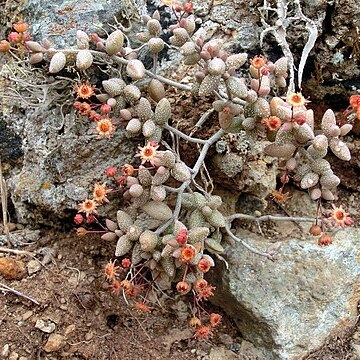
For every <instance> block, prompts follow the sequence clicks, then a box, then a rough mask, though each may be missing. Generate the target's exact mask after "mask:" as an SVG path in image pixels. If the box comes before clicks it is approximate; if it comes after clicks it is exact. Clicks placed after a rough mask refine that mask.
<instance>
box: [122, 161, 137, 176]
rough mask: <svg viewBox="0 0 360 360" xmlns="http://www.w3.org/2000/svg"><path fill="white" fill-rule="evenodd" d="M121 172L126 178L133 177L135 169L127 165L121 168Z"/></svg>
mask: <svg viewBox="0 0 360 360" xmlns="http://www.w3.org/2000/svg"><path fill="white" fill-rule="evenodd" d="M121 170H122V172H123V174H124V175H126V176H131V175H132V174H134V171H135V169H134V167H133V166H132V165H130V164H125V165H123V166H122V167H121Z"/></svg>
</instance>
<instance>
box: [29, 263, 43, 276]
mask: <svg viewBox="0 0 360 360" xmlns="http://www.w3.org/2000/svg"><path fill="white" fill-rule="evenodd" d="M26 267H27V271H28V274H29V275H32V274H35V273H37V272H38V271H40V270H41V263H40V261H38V260H30V261H29V262H28V263H27V265H26Z"/></svg>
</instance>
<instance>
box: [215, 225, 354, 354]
mask: <svg viewBox="0 0 360 360" xmlns="http://www.w3.org/2000/svg"><path fill="white" fill-rule="evenodd" d="M237 235H238V237H239V238H241V239H243V240H244V241H246V242H247V243H249V244H250V245H252V246H257V247H259V248H263V249H265V248H266V247H268V246H270V243H266V242H265V241H264V240H263V239H261V238H258V237H257V236H255V235H254V234H252V233H249V232H246V231H240V232H239V233H238V234H237ZM359 239H360V230H358V229H347V230H346V231H339V232H338V233H337V235H336V237H335V241H334V243H333V244H332V245H330V246H328V247H319V246H318V245H317V244H316V240H313V239H308V240H305V241H304V240H296V239H291V240H288V241H284V242H283V243H282V244H281V246H280V248H279V250H278V254H277V256H276V260H275V261H274V262H272V261H270V260H268V259H266V258H260V257H259V256H258V255H254V254H253V253H250V252H249V251H248V250H246V249H245V248H244V247H242V246H241V245H240V244H236V245H234V246H231V247H228V249H227V250H226V260H227V261H228V263H229V270H228V271H220V272H217V274H219V277H218V278H217V291H216V294H215V296H216V297H215V300H214V302H215V304H217V305H219V306H221V307H223V308H224V309H225V310H226V311H227V312H228V313H229V314H230V315H231V316H232V317H233V319H234V320H235V321H236V323H237V325H238V327H239V329H240V330H241V332H242V334H243V335H244V337H245V338H247V339H248V340H249V341H251V342H252V343H253V344H255V346H256V347H257V348H258V349H262V351H263V359H268V360H270V359H274V360H275V359H276V360H295V359H302V358H303V357H304V356H306V355H307V354H308V353H309V352H310V351H311V350H315V349H317V348H319V347H321V345H322V344H323V343H324V341H325V340H326V338H327V337H328V336H329V335H338V334H341V333H342V332H343V331H345V330H346V329H349V328H351V327H353V326H355V324H356V322H357V316H358V312H357V306H358V302H359V300H360V258H359V253H360V242H359Z"/></svg>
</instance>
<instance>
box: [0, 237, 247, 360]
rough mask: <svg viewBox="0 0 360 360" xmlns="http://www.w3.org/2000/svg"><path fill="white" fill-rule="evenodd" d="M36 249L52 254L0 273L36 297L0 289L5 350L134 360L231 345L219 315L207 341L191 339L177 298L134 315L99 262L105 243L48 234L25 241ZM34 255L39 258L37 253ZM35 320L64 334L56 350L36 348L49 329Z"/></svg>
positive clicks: (231, 335) (229, 330)
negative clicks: (32, 268) (31, 269)
mask: <svg viewBox="0 0 360 360" xmlns="http://www.w3.org/2000/svg"><path fill="white" fill-rule="evenodd" d="M40 249H43V251H44V249H45V250H47V251H50V253H53V255H54V256H52V258H51V261H50V262H49V263H48V264H46V265H44V266H42V267H41V269H40V270H39V271H38V272H37V273H35V274H33V275H31V276H26V277H25V278H23V279H22V280H20V281H17V280H12V281H10V280H3V279H1V277H0V279H1V281H0V282H1V283H3V284H6V285H7V286H10V287H12V288H14V289H16V290H18V291H20V292H21V293H23V294H26V295H29V296H31V297H33V298H34V299H36V300H37V301H38V302H39V303H40V305H36V304H34V303H32V302H31V301H29V300H26V299H24V298H22V297H21V296H17V295H14V294H10V293H7V294H1V295H0V309H1V313H0V333H1V337H0V352H1V351H2V349H3V348H4V346H5V345H6V344H8V345H9V346H10V353H11V352H16V353H17V354H19V356H24V357H25V358H26V359H28V360H30V359H61V358H66V359H99V360H100V359H121V358H124V357H125V356H126V357H127V358H129V359H134V360H136V359H139V360H140V359H141V360H143V359H175V358H176V359H179V360H185V359H194V358H195V359H196V358H197V359H202V358H207V356H208V354H209V352H210V350H211V348H212V347H214V346H216V345H217V344H221V343H224V342H225V343H226V344H227V345H228V347H229V346H233V348H234V349H235V350H236V349H238V348H239V346H236V343H238V342H240V341H241V339H240V338H239V334H238V333H237V331H236V330H235V328H234V327H233V326H232V324H231V321H230V320H229V319H227V318H226V316H225V315H224V314H222V315H224V321H223V324H222V325H221V326H220V328H219V331H218V332H217V334H216V335H215V337H214V338H213V340H212V341H211V342H208V341H203V342H201V343H199V342H198V341H197V340H195V339H194V338H193V336H192V332H191V331H189V329H188V326H187V321H186V320H185V319H186V317H187V315H190V313H189V314H188V313H187V312H188V311H189V310H188V309H187V308H186V306H185V309H183V307H184V302H183V301H182V299H181V298H176V299H166V298H163V299H160V303H162V304H163V305H164V308H163V309H162V308H161V307H160V306H159V305H154V306H153V310H152V312H151V313H149V314H144V315H140V314H138V313H137V312H136V311H134V310H133V309H132V308H131V307H129V306H128V305H127V304H126V303H125V301H124V299H123V298H122V296H114V295H112V294H111V292H110V291H109V289H108V284H107V283H106V281H105V277H104V275H103V268H104V265H105V264H106V263H107V261H108V260H109V259H110V258H111V257H112V254H113V250H114V249H113V244H109V243H104V242H103V241H101V240H100V239H97V238H95V237H81V238H79V237H76V236H75V235H73V234H70V235H64V234H61V233H48V234H47V235H45V236H43V237H42V238H41V239H40V240H39V241H38V242H37V243H36V244H34V245H31V246H28V247H26V250H27V251H30V252H31V253H32V254H37V253H38V252H39V250H40ZM43 251H42V252H43ZM4 256H11V257H12V258H14V259H15V258H16V259H18V260H20V259H21V260H22V261H23V262H24V263H28V262H29V261H30V260H32V259H31V257H28V256H26V255H17V256H16V255H13V254H11V255H9V254H7V255H5V254H4ZM36 257H37V258H38V259H39V260H42V259H43V257H42V256H41V255H36ZM170 295H171V296H172V295H174V294H171V293H170ZM185 301H186V300H185ZM212 310H214V309H212ZM215 310H216V311H218V309H215ZM182 318H184V319H182ZM37 320H44V321H45V323H47V324H48V323H49V322H50V323H54V324H55V330H54V333H56V334H60V335H63V336H65V345H64V347H62V348H61V349H60V350H59V351H58V352H56V353H50V354H49V353H46V352H45V351H44V346H45V344H46V342H47V340H48V338H49V334H48V333H44V332H42V331H41V330H39V329H37V328H36V327H35V324H36V321H37ZM66 334H67V335H66ZM234 355H235V353H234ZM25 358H23V359H24V360H25Z"/></svg>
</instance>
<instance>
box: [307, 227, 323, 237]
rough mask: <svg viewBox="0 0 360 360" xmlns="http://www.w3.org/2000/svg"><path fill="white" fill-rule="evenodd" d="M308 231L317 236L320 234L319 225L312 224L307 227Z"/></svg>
mask: <svg viewBox="0 0 360 360" xmlns="http://www.w3.org/2000/svg"><path fill="white" fill-rule="evenodd" d="M309 233H310V234H311V235H313V236H318V235H320V234H321V227H320V226H319V225H312V226H311V228H310V229H309Z"/></svg>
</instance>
